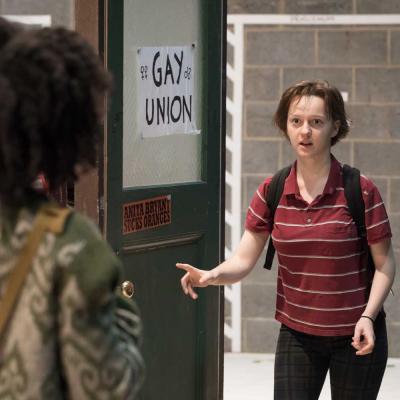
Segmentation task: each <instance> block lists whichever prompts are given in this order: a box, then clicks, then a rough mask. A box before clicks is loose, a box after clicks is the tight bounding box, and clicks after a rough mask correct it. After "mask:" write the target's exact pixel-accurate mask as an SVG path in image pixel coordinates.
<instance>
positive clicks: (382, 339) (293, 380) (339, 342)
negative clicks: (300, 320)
mask: <svg viewBox="0 0 400 400" xmlns="http://www.w3.org/2000/svg"><path fill="white" fill-rule="evenodd" d="M375 336H376V341H375V348H374V351H373V352H372V353H371V354H368V355H365V356H356V354H355V353H356V350H355V349H354V348H353V346H351V336H329V337H326V336H325V337H324V336H313V335H307V334H305V333H300V332H297V331H295V330H293V329H290V328H288V327H286V326H284V325H282V326H281V330H280V333H279V339H278V345H277V350H276V354H275V385H274V399H275V400H317V399H318V397H319V395H320V393H321V390H322V386H323V384H324V381H325V377H326V374H327V372H328V370H329V376H330V381H331V392H332V400H375V399H376V398H377V395H378V392H379V388H380V385H381V382H382V378H383V374H384V372H385V368H386V362H387V357H388V345H387V335H386V325H385V320H384V318H382V319H380V321H377V322H376V323H375Z"/></svg>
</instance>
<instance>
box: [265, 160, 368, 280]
mask: <svg viewBox="0 0 400 400" xmlns="http://www.w3.org/2000/svg"><path fill="white" fill-rule="evenodd" d="M290 169H291V165H290V166H288V167H285V168H282V169H281V170H279V171H278V172H277V173H276V174H275V175H274V176H273V177H272V180H271V182H270V184H269V186H268V191H267V196H266V202H267V205H268V208H269V210H270V213H271V219H272V221H273V220H274V216H275V211H276V209H277V207H278V204H279V200H280V199H281V197H282V193H283V187H284V186H285V180H286V178H287V177H288V175H289V173H290ZM342 172H343V175H342V176H343V187H344V195H345V197H346V200H347V205H348V207H349V211H350V214H351V216H352V218H353V220H354V222H355V223H356V226H357V232H358V236H359V237H361V238H362V239H363V246H364V248H365V249H367V251H368V268H369V269H370V272H371V273H373V272H374V271H375V266H374V262H373V260H372V255H371V252H370V249H369V246H368V242H367V230H366V228H365V204H364V199H363V197H362V193H361V184H360V171H359V170H358V169H357V168H353V167H350V166H349V165H346V164H344V165H343V170H342ZM274 255H275V247H274V245H273V243H272V237H271V236H270V238H269V243H268V249H267V255H266V257H265V263H264V268H266V269H271V268H272V262H273V260H274Z"/></svg>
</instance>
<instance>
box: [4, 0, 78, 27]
mask: <svg viewBox="0 0 400 400" xmlns="http://www.w3.org/2000/svg"><path fill="white" fill-rule="evenodd" d="M5 14H9V15H21V14H22V15H23V14H28V15H49V14H50V15H51V17H52V25H63V26H66V27H73V25H74V0H57V1H55V0H0V15H5Z"/></svg>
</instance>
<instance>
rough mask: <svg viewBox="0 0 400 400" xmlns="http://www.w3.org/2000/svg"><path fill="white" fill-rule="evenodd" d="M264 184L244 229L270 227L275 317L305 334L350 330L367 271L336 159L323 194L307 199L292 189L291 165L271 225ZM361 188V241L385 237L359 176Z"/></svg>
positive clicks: (361, 303)
mask: <svg viewBox="0 0 400 400" xmlns="http://www.w3.org/2000/svg"><path fill="white" fill-rule="evenodd" d="M270 182H271V177H270V178H267V179H266V180H265V181H264V182H263V183H262V184H261V185H260V186H259V187H258V190H257V191H256V193H255V194H254V196H253V199H252V201H251V204H250V206H249V208H248V212H247V217H246V223H245V227H246V229H248V230H250V231H253V232H262V231H267V232H269V233H271V232H272V239H273V242H274V245H275V248H276V252H277V256H278V263H279V267H278V282H277V298H276V314H275V318H276V319H277V320H278V321H280V322H281V323H283V324H284V325H286V326H288V327H290V328H292V329H295V330H297V331H300V332H304V333H308V334H311V335H318V336H342V335H351V334H353V333H354V327H355V324H356V323H357V321H358V319H359V318H360V316H361V314H362V312H363V311H364V309H365V307H366V304H367V301H368V296H369V285H370V281H371V276H370V274H369V273H368V271H367V268H366V264H367V261H366V260H367V255H366V252H365V251H364V252H363V248H362V247H363V246H362V241H361V239H360V238H359V237H358V235H357V227H356V225H355V222H354V221H353V219H352V217H351V215H350V212H349V209H348V206H347V202H346V198H345V195H344V188H343V179H342V166H341V164H340V163H339V162H338V161H337V160H336V159H335V158H334V157H333V156H332V162H331V168H330V172H329V176H328V180H327V182H326V185H325V188H324V190H323V193H322V194H321V195H319V196H317V197H316V198H315V199H314V200H313V202H312V203H311V204H309V203H307V202H306V201H305V200H304V199H303V198H302V197H301V195H300V192H299V187H298V185H297V179H296V163H294V164H293V166H292V169H291V171H290V174H289V176H288V177H287V179H286V182H285V186H284V190H283V194H282V197H281V200H280V202H279V205H278V208H277V209H276V212H275V219H274V224H273V226H272V221H271V219H270V216H269V210H268V207H267V205H266V200H265V198H266V193H267V189H268V185H269V183H270ZM361 189H362V193H363V198H364V202H365V223H366V228H367V238H368V243H369V244H370V245H371V244H374V243H377V242H380V241H382V240H384V239H387V238H390V237H391V230H390V225H389V220H388V217H387V214H386V210H385V206H384V204H383V202H382V198H381V196H380V194H379V191H378V189H377V188H376V186H375V185H374V184H373V183H372V181H371V180H369V179H368V178H366V177H365V176H361Z"/></svg>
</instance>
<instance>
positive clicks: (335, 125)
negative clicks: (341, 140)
mask: <svg viewBox="0 0 400 400" xmlns="http://www.w3.org/2000/svg"><path fill="white" fill-rule="evenodd" d="M339 129H340V121H339V120H337V121H335V122H334V123H333V129H332V134H331V137H335V136H336V135H337V134H338V133H339Z"/></svg>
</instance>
